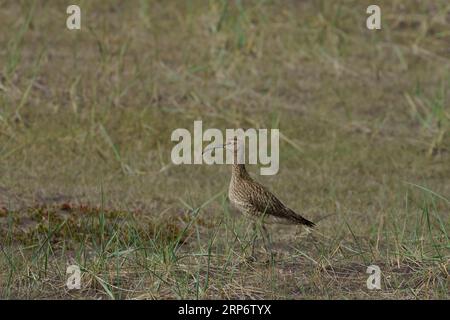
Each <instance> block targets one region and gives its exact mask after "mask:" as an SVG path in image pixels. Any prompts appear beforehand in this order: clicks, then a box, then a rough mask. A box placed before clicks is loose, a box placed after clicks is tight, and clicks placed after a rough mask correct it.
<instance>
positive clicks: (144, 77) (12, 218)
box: [0, 0, 450, 299]
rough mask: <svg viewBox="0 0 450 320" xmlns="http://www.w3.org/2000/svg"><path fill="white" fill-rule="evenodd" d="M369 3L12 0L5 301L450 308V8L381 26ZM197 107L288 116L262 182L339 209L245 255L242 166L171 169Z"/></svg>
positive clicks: (1, 150) (247, 117)
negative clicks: (77, 271)
mask: <svg viewBox="0 0 450 320" xmlns="http://www.w3.org/2000/svg"><path fill="white" fill-rule="evenodd" d="M365 2H366V1H333V2H331V1H283V6H280V5H279V4H277V3H275V1H245V2H244V1H229V2H227V1H212V0H211V1H206V0H204V1H200V0H193V1H185V2H180V1H150V0H149V1H146V0H141V1H133V2H125V1H95V2H94V1H79V4H80V6H81V8H82V14H83V20H82V30H81V31H78V32H77V31H68V30H66V28H65V19H66V13H65V9H66V7H67V5H68V4H69V3H67V2H66V1H12V0H11V1H2V2H0V21H2V26H4V28H3V29H2V31H1V32H0V75H1V76H0V208H2V209H1V210H0V249H1V252H0V297H1V298H115V299H121V298H136V299H144V298H148V299H153V298H156V299H164V298H254V299H260V298H275V299H279V298H287V299H292V298H294V299H304V298H318V299H328V298H332V299H354V298H362V299H371V298H381V299H393V298H397V299H410V298H413V299H414V298H418V299H432V298H439V299H448V298H449V274H448V264H449V259H450V241H449V230H450V210H449V208H450V207H449V194H450V184H449V179H450V165H449V163H450V139H449V138H450V124H449V123H450V110H449V101H450V90H449V88H450V47H449V45H448V44H449V41H450V32H449V30H450V5H449V4H448V1H445V0H442V1H432V2H431V1H430V2H429V1H379V2H380V4H379V5H380V6H381V8H382V17H383V22H382V28H383V29H382V30H381V31H369V30H367V29H366V28H365V19H366V17H367V15H366V13H365V9H366V7H367V6H368V5H369V4H371V3H369V2H367V3H365ZM227 3H228V4H227ZM197 119H202V120H203V123H204V126H206V127H216V128H222V129H224V128H235V127H244V128H247V127H256V128H259V127H260V128H280V130H281V133H282V134H283V136H284V137H286V139H283V140H282V141H281V155H280V172H279V174H278V175H276V176H271V177H257V179H258V180H259V181H260V182H262V183H263V184H266V185H268V186H270V189H271V190H272V191H274V193H275V194H277V195H278V196H279V197H280V198H281V199H282V200H283V201H284V202H285V203H287V204H288V205H289V206H290V207H292V208H294V209H296V211H298V212H301V213H302V214H304V215H305V216H306V217H308V218H310V219H311V220H313V221H315V220H318V219H319V217H321V216H323V215H325V214H326V213H334V215H333V216H331V217H329V218H327V219H324V220H322V221H320V222H319V223H318V227H317V229H316V230H315V231H314V232H312V233H305V232H303V231H302V230H295V228H289V227H279V228H278V227H273V228H272V234H273V241H274V243H275V246H276V249H277V250H276V251H277V255H276V257H275V259H274V260H269V261H266V258H265V255H264V252H262V251H261V252H259V256H260V259H259V260H258V261H257V262H254V263H249V262H247V260H246V259H245V257H246V256H247V254H248V251H249V245H250V243H251V239H252V237H253V236H254V234H252V231H251V228H249V227H248V223H247V222H246V221H245V220H243V219H242V218H240V216H236V215H235V214H234V213H233V211H232V209H231V208H229V205H228V202H227V200H226V197H225V190H226V187H227V184H228V179H229V168H228V167H227V166H225V165H224V166H206V165H204V166H173V165H171V162H170V150H171V148H172V146H173V143H172V142H171V141H170V133H171V132H172V131H173V130H174V129H176V128H181V127H185V128H189V129H191V128H192V125H193V121H194V120H197ZM250 171H252V172H257V171H256V168H254V167H250ZM74 263H76V264H78V265H80V266H81V268H82V271H83V273H82V289H81V290H78V291H77V290H75V291H68V290H67V288H66V286H65V283H66V279H67V275H66V273H65V271H66V267H67V265H69V264H74ZM370 264H377V265H378V266H380V268H381V270H382V290H379V291H370V290H368V289H367V288H366V279H367V276H368V275H367V274H366V273H365V271H366V267H367V266H368V265H370Z"/></svg>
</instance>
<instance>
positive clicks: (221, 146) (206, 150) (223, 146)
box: [202, 143, 230, 154]
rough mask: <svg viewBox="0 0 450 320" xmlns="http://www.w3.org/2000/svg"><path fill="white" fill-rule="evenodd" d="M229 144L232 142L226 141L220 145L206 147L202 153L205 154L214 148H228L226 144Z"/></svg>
mask: <svg viewBox="0 0 450 320" xmlns="http://www.w3.org/2000/svg"><path fill="white" fill-rule="evenodd" d="M229 144H230V143H225V144H220V145H217V146H212V147H209V148H206V149H205V150H203V152H202V154H205V153H206V152H208V151H211V150H214V149H223V148H226V146H227V145H229Z"/></svg>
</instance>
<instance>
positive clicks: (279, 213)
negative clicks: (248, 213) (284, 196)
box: [249, 181, 287, 217]
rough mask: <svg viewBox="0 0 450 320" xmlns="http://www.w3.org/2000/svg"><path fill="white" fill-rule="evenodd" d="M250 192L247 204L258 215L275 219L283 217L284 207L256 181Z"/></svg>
mask: <svg viewBox="0 0 450 320" xmlns="http://www.w3.org/2000/svg"><path fill="white" fill-rule="evenodd" d="M252 188H254V189H255V190H254V192H250V197H249V204H250V205H252V206H253V208H255V209H256V210H257V211H258V212H259V213H260V214H265V215H272V216H276V217H285V214H284V213H285V211H286V209H287V208H286V206H285V205H284V204H283V203H282V202H281V201H280V200H278V198H277V197H275V196H274V195H273V194H272V193H271V192H270V191H269V190H267V189H266V188H265V187H264V186H262V185H260V184H259V183H257V182H256V181H255V182H254V184H253V186H252Z"/></svg>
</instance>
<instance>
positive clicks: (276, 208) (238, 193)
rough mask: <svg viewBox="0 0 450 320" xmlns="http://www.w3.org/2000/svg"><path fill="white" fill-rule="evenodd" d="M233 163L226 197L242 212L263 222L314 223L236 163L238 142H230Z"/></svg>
mask: <svg viewBox="0 0 450 320" xmlns="http://www.w3.org/2000/svg"><path fill="white" fill-rule="evenodd" d="M232 145H233V149H234V164H233V168H232V174H231V181H230V187H229V189H228V197H229V199H230V202H231V203H232V204H233V205H234V206H235V207H236V208H237V209H238V210H239V211H241V212H242V213H244V214H246V215H248V216H250V217H253V218H256V219H261V218H262V222H264V223H283V224H300V225H305V226H308V227H313V226H314V223H313V222H311V221H309V220H307V219H305V218H303V217H302V216H300V215H298V214H297V213H295V212H294V211H292V210H291V209H289V208H288V207H286V206H285V205H284V204H283V203H282V202H281V201H280V200H278V198H277V197H275V196H274V195H273V194H272V193H271V192H270V191H269V190H267V189H266V188H265V187H264V186H262V185H261V184H259V183H258V182H256V181H255V180H253V179H252V178H251V177H250V175H249V174H248V173H247V170H246V169H245V165H244V164H238V163H237V152H238V143H237V139H235V140H234V141H233V142H232Z"/></svg>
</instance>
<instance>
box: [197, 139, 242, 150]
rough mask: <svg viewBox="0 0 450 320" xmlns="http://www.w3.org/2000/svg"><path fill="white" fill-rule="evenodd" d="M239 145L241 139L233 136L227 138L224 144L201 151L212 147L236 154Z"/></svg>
mask: <svg viewBox="0 0 450 320" xmlns="http://www.w3.org/2000/svg"><path fill="white" fill-rule="evenodd" d="M241 145H242V144H241V141H240V140H239V139H238V138H237V137H233V138H231V139H228V140H227V141H226V142H225V143H224V144H221V145H217V146H212V147H208V148H206V149H205V150H204V151H203V154H205V153H206V152H208V151H211V150H214V149H225V150H228V151H233V152H234V153H235V154H237V152H238V150H240V148H241Z"/></svg>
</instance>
